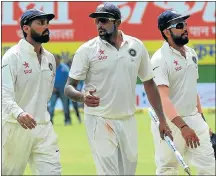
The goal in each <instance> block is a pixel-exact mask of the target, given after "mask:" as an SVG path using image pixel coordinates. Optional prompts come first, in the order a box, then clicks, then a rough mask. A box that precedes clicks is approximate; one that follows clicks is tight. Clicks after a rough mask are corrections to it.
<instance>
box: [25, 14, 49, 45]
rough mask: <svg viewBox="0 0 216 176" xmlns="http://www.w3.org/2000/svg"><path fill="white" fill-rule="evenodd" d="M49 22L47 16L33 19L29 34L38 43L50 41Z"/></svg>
mask: <svg viewBox="0 0 216 176" xmlns="http://www.w3.org/2000/svg"><path fill="white" fill-rule="evenodd" d="M48 26H49V22H48V20H47V19H46V18H39V19H35V20H33V21H32V24H31V26H30V31H29V35H30V37H31V38H32V39H33V40H34V41H35V42H38V43H47V42H48V41H49V39H50V38H49V34H50V32H49V29H48Z"/></svg>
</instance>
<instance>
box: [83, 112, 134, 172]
mask: <svg viewBox="0 0 216 176" xmlns="http://www.w3.org/2000/svg"><path fill="white" fill-rule="evenodd" d="M84 122H85V126H86V130H87V135H88V139H89V143H90V146H91V150H92V153H93V158H94V161H95V165H96V170H97V174H98V175H135V172H136V166H137V158H138V154H137V151H138V150H137V148H138V146H137V126H136V119H135V118H134V116H129V117H128V118H126V119H122V120H111V119H104V118H102V117H98V116H93V115H88V114H85V120H84Z"/></svg>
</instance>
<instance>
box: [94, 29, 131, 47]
mask: <svg viewBox="0 0 216 176" xmlns="http://www.w3.org/2000/svg"><path fill="white" fill-rule="evenodd" d="M119 31H120V32H121V34H122V38H123V42H122V45H123V44H124V43H129V37H128V36H127V35H125V34H124V33H123V32H122V31H121V30H119ZM98 38H99V40H100V41H101V42H103V43H104V44H108V45H110V43H109V42H107V41H106V40H102V39H101V38H100V37H99V36H98Z"/></svg>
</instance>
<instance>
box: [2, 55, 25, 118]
mask: <svg viewBox="0 0 216 176" xmlns="http://www.w3.org/2000/svg"><path fill="white" fill-rule="evenodd" d="M17 70H18V58H17V56H16V55H15V54H11V55H9V54H7V53H6V54H5V55H4V56H3V58H2V114H3V115H12V116H13V117H14V118H17V117H18V115H19V114H20V113H22V112H24V111H23V110H22V109H21V108H20V107H19V106H18V104H17V102H16V99H15V83H16V78H17Z"/></svg>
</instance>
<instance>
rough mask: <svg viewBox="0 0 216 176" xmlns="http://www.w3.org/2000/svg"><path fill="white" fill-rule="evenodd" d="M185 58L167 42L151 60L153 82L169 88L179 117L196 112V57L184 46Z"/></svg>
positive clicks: (191, 50)
mask: <svg viewBox="0 0 216 176" xmlns="http://www.w3.org/2000/svg"><path fill="white" fill-rule="evenodd" d="M184 47H185V50H186V58H185V57H183V56H182V55H181V54H180V52H179V51H177V50H175V49H174V48H172V47H170V46H169V44H168V43H167V42H164V43H163V46H162V47H161V48H160V49H159V50H157V51H156V52H155V53H154V55H153V56H152V58H151V63H152V66H153V70H154V75H155V78H154V81H155V83H156V84H157V85H167V86H168V87H169V93H170V95H169V97H170V99H171V101H172V103H173V104H174V106H175V108H176V110H177V112H178V113H179V115H181V116H189V115H193V114H195V113H196V112H197V79H198V78H199V75H198V64H197V63H198V57H197V54H196V52H195V51H194V50H193V49H192V48H190V47H188V46H184Z"/></svg>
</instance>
